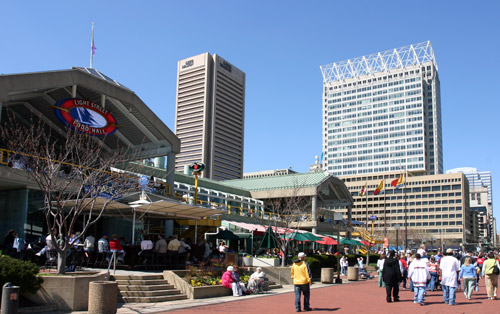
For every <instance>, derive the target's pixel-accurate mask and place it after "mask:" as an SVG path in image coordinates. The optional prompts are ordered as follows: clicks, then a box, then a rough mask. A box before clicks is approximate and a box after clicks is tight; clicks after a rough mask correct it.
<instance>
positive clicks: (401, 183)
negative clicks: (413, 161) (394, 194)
mask: <svg viewBox="0 0 500 314" xmlns="http://www.w3.org/2000/svg"><path fill="white" fill-rule="evenodd" d="M391 185H392V186H393V187H394V188H395V189H399V188H402V187H403V186H404V185H405V174H404V173H402V174H401V175H400V176H399V178H397V179H394V180H392V182H391Z"/></svg>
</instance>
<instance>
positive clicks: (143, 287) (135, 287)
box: [118, 284, 174, 291]
mask: <svg viewBox="0 0 500 314" xmlns="http://www.w3.org/2000/svg"><path fill="white" fill-rule="evenodd" d="M169 289H174V285H170V284H163V285H120V284H119V285H118V290H120V291H145V290H146V291H153V290H169Z"/></svg>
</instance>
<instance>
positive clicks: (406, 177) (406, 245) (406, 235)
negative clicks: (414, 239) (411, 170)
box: [403, 167, 408, 250]
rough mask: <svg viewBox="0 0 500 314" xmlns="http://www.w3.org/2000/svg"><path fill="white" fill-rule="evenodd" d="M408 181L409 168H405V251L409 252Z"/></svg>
mask: <svg viewBox="0 0 500 314" xmlns="http://www.w3.org/2000/svg"><path fill="white" fill-rule="evenodd" d="M407 181H408V167H405V178H404V184H403V195H404V196H403V197H404V201H405V250H408V213H407V208H406V182H407Z"/></svg>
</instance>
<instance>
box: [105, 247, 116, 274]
mask: <svg viewBox="0 0 500 314" xmlns="http://www.w3.org/2000/svg"><path fill="white" fill-rule="evenodd" d="M111 265H113V275H114V274H115V273H116V251H113V255H111V259H110V260H109V263H108V271H107V272H106V276H105V277H104V280H106V281H109V279H110V273H109V271H110V269H111Z"/></svg>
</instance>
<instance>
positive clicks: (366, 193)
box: [365, 181, 368, 232]
mask: <svg viewBox="0 0 500 314" xmlns="http://www.w3.org/2000/svg"><path fill="white" fill-rule="evenodd" d="M365 195H366V226H365V227H366V231H367V232H368V181H367V182H366V192H365Z"/></svg>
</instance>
